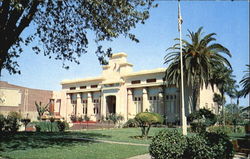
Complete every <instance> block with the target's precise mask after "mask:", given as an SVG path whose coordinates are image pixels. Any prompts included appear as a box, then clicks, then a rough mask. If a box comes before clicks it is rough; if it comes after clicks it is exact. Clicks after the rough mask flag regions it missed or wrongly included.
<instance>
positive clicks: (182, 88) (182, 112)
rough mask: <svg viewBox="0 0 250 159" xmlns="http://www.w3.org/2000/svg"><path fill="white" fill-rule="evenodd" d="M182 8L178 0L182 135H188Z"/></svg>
mask: <svg viewBox="0 0 250 159" xmlns="http://www.w3.org/2000/svg"><path fill="white" fill-rule="evenodd" d="M181 24H182V18H181V7H180V0H178V30H179V33H180V61H181V125H182V134H183V135H187V119H186V115H185V106H184V97H185V96H184V83H183V59H182V32H181Z"/></svg>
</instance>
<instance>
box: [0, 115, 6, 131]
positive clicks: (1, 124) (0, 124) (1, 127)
mask: <svg viewBox="0 0 250 159" xmlns="http://www.w3.org/2000/svg"><path fill="white" fill-rule="evenodd" d="M4 126H5V117H4V115H3V114H0V133H2V132H3V131H4Z"/></svg>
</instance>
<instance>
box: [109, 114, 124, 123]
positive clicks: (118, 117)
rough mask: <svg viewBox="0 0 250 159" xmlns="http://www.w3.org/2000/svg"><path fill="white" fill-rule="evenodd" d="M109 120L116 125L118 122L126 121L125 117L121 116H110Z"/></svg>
mask: <svg viewBox="0 0 250 159" xmlns="http://www.w3.org/2000/svg"><path fill="white" fill-rule="evenodd" d="M108 120H111V121H113V123H114V124H116V123H117V122H120V121H122V120H124V117H123V116H122V115H120V114H118V115H117V114H109V115H108Z"/></svg>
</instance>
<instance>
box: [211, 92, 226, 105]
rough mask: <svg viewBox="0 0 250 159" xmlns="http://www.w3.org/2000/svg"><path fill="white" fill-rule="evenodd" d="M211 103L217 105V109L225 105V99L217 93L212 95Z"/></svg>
mask: <svg viewBox="0 0 250 159" xmlns="http://www.w3.org/2000/svg"><path fill="white" fill-rule="evenodd" d="M213 101H214V102H215V103H217V104H218V107H219V109H220V107H222V105H224V104H225V103H226V100H225V98H222V96H221V95H220V94H218V93H214V97H213Z"/></svg>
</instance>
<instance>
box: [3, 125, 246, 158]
mask: <svg viewBox="0 0 250 159" xmlns="http://www.w3.org/2000/svg"><path fill="white" fill-rule="evenodd" d="M163 129H166V128H151V130H150V133H149V136H154V135H155V134H156V133H157V132H159V131H160V130H163ZM179 130H180V129H179ZM140 134H141V131H140V128H124V129H108V130H87V131H83V130H82V131H68V132H63V133H61V132H54V133H50V132H40V133H37V132H18V133H17V134H16V135H15V136H8V137H0V156H2V157H4V158H11V159H47V158H55V159H67V158H71V159H78V158H79V159H80V158H81V159H84V158H87V159H88V158H91V159H100V158H102V159H125V158H128V157H132V156H136V155H140V154H145V153H148V147H145V146H132V145H121V144H110V143H98V142H94V141H83V140H79V139H76V138H92V139H99V140H109V141H118V142H129V143H142V144H149V143H150V142H151V138H149V139H141V138H137V137H138V136H139V135H140ZM192 134H193V133H189V135H192ZM244 135H245V134H244V133H235V134H229V136H230V138H231V139H235V138H241V137H244Z"/></svg>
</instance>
